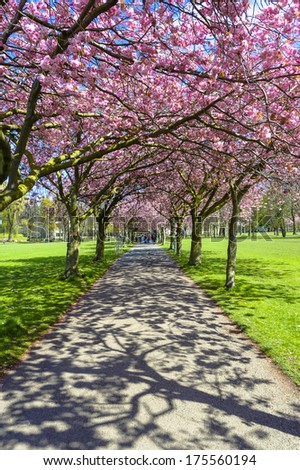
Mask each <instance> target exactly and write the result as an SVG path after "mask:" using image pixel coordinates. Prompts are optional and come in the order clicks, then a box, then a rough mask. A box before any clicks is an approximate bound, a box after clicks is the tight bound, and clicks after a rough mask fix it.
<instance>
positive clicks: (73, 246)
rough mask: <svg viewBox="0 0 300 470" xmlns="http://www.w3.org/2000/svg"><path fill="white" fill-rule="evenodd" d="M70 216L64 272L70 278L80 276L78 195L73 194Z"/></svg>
mask: <svg viewBox="0 0 300 470" xmlns="http://www.w3.org/2000/svg"><path fill="white" fill-rule="evenodd" d="M69 217H70V227H69V237H68V244H67V255H66V267H65V272H64V277H65V278H70V277H73V276H80V277H81V274H80V273H79V270H78V264H79V250H80V242H81V237H80V229H81V221H80V217H79V215H78V210H77V198H76V196H74V195H73V196H71V202H70V206H69Z"/></svg>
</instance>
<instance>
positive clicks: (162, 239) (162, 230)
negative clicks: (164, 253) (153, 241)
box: [160, 227, 166, 245]
mask: <svg viewBox="0 0 300 470" xmlns="http://www.w3.org/2000/svg"><path fill="white" fill-rule="evenodd" d="M160 243H161V244H162V245H164V244H165V243H166V229H165V227H161V228H160Z"/></svg>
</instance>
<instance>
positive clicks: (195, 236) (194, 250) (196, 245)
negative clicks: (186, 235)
mask: <svg viewBox="0 0 300 470" xmlns="http://www.w3.org/2000/svg"><path fill="white" fill-rule="evenodd" d="M191 216H192V241H191V249H190V258H189V265H190V266H196V265H199V264H201V251H202V236H201V233H202V218H201V217H198V216H197V210H196V208H195V207H193V208H192V210H191Z"/></svg>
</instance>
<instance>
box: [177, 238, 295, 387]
mask: <svg viewBox="0 0 300 470" xmlns="http://www.w3.org/2000/svg"><path fill="white" fill-rule="evenodd" d="M189 248H190V240H184V241H183V254H182V256H181V257H180V258H179V259H178V262H179V264H180V265H181V266H182V268H183V269H184V270H185V272H186V273H187V274H188V275H189V276H191V277H192V278H193V279H194V280H195V281H196V282H197V283H198V284H200V285H201V286H202V287H203V288H204V289H205V291H206V292H207V293H209V295H210V296H211V297H212V298H213V299H214V300H215V301H216V302H217V303H218V304H219V305H220V306H221V307H222V308H223V309H224V311H225V312H226V313H228V314H229V315H230V317H231V318H232V319H233V320H234V321H235V322H236V323H237V324H238V325H239V326H240V327H241V328H242V329H243V330H244V331H245V332H246V333H247V334H248V336H249V337H251V338H252V339H253V340H255V341H256V342H257V343H259V344H260V346H261V348H262V349H263V351H264V352H265V353H266V354H268V355H269V356H270V357H272V359H273V360H274V362H276V363H277V364H278V365H279V366H280V367H281V369H282V370H283V371H285V372H286V373H287V374H288V375H289V376H290V377H291V378H292V379H293V380H294V381H295V382H296V383H297V384H299V385H300V289H299V286H300V239H299V238H297V237H289V238H285V239H283V238H273V239H272V240H271V241H267V240H265V239H264V238H262V237H257V239H256V240H251V239H246V240H243V241H241V242H240V243H239V245H238V259H237V276H236V287H235V288H234V289H232V290H231V291H228V290H227V289H225V287H224V285H225V270H226V249H227V241H226V240H220V239H209V238H206V239H204V243H203V260H202V265H201V266H198V267H193V266H188V256H189ZM176 259H177V258H176Z"/></svg>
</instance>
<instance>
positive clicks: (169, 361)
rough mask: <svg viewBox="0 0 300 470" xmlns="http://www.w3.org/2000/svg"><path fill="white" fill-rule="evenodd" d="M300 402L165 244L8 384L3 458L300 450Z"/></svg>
mask: <svg viewBox="0 0 300 470" xmlns="http://www.w3.org/2000/svg"><path fill="white" fill-rule="evenodd" d="M299 397H300V393H299V390H298V389H297V388H296V387H294V386H293V385H292V384H291V383H290V382H289V380H288V379H286V377H285V376H283V375H282V374H281V373H280V372H279V371H278V370H277V368H275V367H274V365H272V363H271V362H270V361H269V360H268V359H266V358H265V357H264V355H263V354H261V353H260V352H259V351H258V349H257V348H256V347H254V346H253V345H252V344H251V343H250V342H249V340H247V339H246V338H245V336H244V335H243V334H241V333H239V332H238V330H237V329H236V328H235V326H233V325H232V323H231V322H230V321H229V320H228V318H226V316H224V315H223V314H222V312H220V310H219V309H218V308H216V306H215V305H214V304H213V303H212V302H211V301H210V300H209V299H208V298H207V297H206V296H205V295H204V294H203V292H202V291H201V289H200V288H198V287H197V286H196V285H195V284H194V283H193V282H192V281H190V280H189V279H187V278H186V277H185V275H184V274H182V272H181V271H180V270H179V269H178V268H177V267H176V265H175V264H174V262H173V260H171V259H170V258H169V256H168V255H167V254H165V253H164V252H163V251H162V250H161V249H160V248H158V247H157V246H155V245H139V246H136V247H135V248H134V249H133V250H131V251H130V252H128V253H127V254H126V255H124V256H123V257H122V258H120V259H119V260H118V261H117V262H116V263H115V264H114V265H113V266H112V268H111V269H110V270H109V271H108V272H107V273H106V275H105V276H104V277H103V278H102V279H101V280H100V281H99V282H98V283H97V284H96V285H95V286H94V287H93V289H92V290H91V291H90V292H89V293H88V294H86V295H84V296H83V297H82V299H81V300H80V301H79V302H78V303H77V304H76V305H75V306H74V308H72V309H71V310H70V312H69V313H68V315H67V316H66V317H65V319H64V320H63V321H62V322H61V323H60V324H59V325H57V326H56V327H55V328H54V329H53V330H52V331H51V332H50V333H49V334H47V335H46V336H45V337H44V338H43V339H42V341H40V342H39V343H37V344H36V345H35V346H34V347H33V349H32V350H31V351H30V353H29V354H28V355H27V357H26V358H25V360H24V361H23V362H22V363H21V364H20V365H19V367H18V368H17V369H16V370H15V371H14V372H13V373H12V374H10V375H9V376H7V377H6V379H5V380H4V383H3V384H2V392H1V400H0V446H1V449H142V450H149V449H152V450H154V449H178V450H181V449H197V450H202V449H235V450H237V449H256V450H259V449H294V450H297V449H300V406H299V405H300V400H299Z"/></svg>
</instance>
